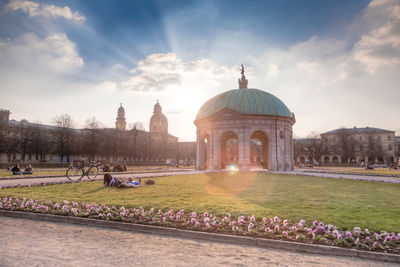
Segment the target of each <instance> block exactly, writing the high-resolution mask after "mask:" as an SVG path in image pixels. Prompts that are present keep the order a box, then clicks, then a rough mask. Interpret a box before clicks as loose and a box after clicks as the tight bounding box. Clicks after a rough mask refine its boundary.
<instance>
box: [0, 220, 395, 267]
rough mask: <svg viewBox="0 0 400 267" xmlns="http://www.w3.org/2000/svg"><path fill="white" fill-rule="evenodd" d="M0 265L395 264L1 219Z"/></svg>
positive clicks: (76, 226) (68, 225) (60, 224)
mask: <svg viewBox="0 0 400 267" xmlns="http://www.w3.org/2000/svg"><path fill="white" fill-rule="evenodd" d="M0 225H1V231H0V240H1V242H0V266H266V265H269V266H270V265H272V266H277V265H279V266H378V265H379V266H395V265H394V264H390V263H385V262H377V261H369V260H361V259H357V258H349V257H336V256H335V257H333V256H321V255H316V254H315V255H314V254H303V253H295V252H290V251H285V250H273V249H260V248H255V247H247V246H237V245H231V244H224V243H210V242H204V241H194V240H187V239H181V238H174V237H164V236H158V235H145V234H138V233H132V232H124V231H119V230H111V229H104V228H97V227H88V226H80V225H70V224H63V223H52V222H42V221H31V220H25V219H15V218H6V217H0Z"/></svg>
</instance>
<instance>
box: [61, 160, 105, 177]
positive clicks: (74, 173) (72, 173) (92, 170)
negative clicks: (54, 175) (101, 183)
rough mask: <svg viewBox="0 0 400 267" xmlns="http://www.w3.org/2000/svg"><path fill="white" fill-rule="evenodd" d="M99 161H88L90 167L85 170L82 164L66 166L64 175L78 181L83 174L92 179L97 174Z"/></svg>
mask: <svg viewBox="0 0 400 267" xmlns="http://www.w3.org/2000/svg"><path fill="white" fill-rule="evenodd" d="M99 165H100V162H99V161H90V167H89V169H87V171H85V167H84V164H83V162H82V164H75V165H72V166H71V167H69V168H68V170H67V172H66V173H65V175H66V176H67V178H68V179H69V180H71V181H80V180H81V179H82V178H83V176H85V175H86V176H87V178H88V180H89V181H93V180H94V179H95V178H96V176H97V175H98V174H99Z"/></svg>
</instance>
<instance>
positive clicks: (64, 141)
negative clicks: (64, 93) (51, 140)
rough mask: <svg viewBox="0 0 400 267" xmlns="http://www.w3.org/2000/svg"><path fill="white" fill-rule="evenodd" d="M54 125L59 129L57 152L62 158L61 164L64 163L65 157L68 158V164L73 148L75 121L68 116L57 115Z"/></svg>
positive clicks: (57, 130)
mask: <svg viewBox="0 0 400 267" xmlns="http://www.w3.org/2000/svg"><path fill="white" fill-rule="evenodd" d="M53 123H54V125H55V126H56V127H57V129H56V131H55V133H54V134H55V139H56V146H57V151H58V153H59V155H60V157H61V162H63V161H64V156H67V162H70V156H71V154H72V147H73V140H72V139H73V128H74V121H73V120H72V117H71V116H70V115H68V114H62V115H57V116H55V117H54V118H53Z"/></svg>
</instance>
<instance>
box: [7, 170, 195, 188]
mask: <svg viewBox="0 0 400 267" xmlns="http://www.w3.org/2000/svg"><path fill="white" fill-rule="evenodd" d="M199 173H203V172H200V171H172V172H146V173H135V174H129V173H123V174H112V176H113V177H135V178H146V177H162V176H171V175H190V174H199ZM96 180H103V174H101V175H98V176H97V178H96ZM61 181H68V179H67V177H65V176H64V177H41V178H31V179H29V178H28V179H27V178H23V179H18V178H14V179H9V180H1V179H0V187H1V186H2V185H17V184H21V185H26V184H34V183H41V182H61ZM82 181H84V182H85V181H88V179H87V177H86V176H84V177H83V178H82Z"/></svg>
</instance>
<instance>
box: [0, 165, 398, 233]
mask: <svg viewBox="0 0 400 267" xmlns="http://www.w3.org/2000/svg"><path fill="white" fill-rule="evenodd" d="M155 180H156V184H155V185H152V186H151V185H145V186H142V187H140V188H133V189H116V188H110V187H101V184H102V183H101V182H91V183H88V182H85V183H76V184H63V185H51V186H42V187H30V188H12V189H3V190H0V196H18V197H28V198H33V199H41V200H45V199H46V200H53V201H63V200H69V201H76V202H86V203H88V202H89V203H92V202H95V203H99V204H100V203H104V204H107V205H115V206H122V205H123V206H125V207H139V206H142V207H144V208H151V207H153V208H155V209H159V208H161V209H164V210H166V209H170V208H171V209H174V210H178V209H185V210H186V211H197V212H204V211H208V212H211V213H214V214H218V215H219V214H221V215H222V214H226V213H231V214H232V215H235V216H236V215H252V214H255V215H256V216H257V217H264V216H266V217H272V216H279V217H281V218H284V219H285V218H286V219H289V220H291V221H298V220H300V219H305V220H307V221H308V222H309V223H311V222H312V221H313V220H315V219H317V220H319V221H323V222H325V223H330V224H334V225H336V226H339V227H340V228H343V229H346V228H348V229H353V227H354V226H360V227H362V228H369V229H370V230H386V231H395V232H400V200H399V195H400V194H399V193H400V185H398V184H385V183H377V182H364V181H353V180H343V179H330V178H318V177H308V176H294V175H284V174H268V173H256V172H235V173H228V172H224V173H214V174H199V175H182V176H170V177H161V178H155Z"/></svg>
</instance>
